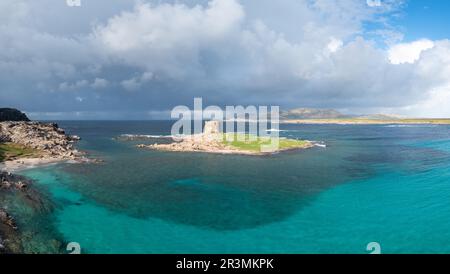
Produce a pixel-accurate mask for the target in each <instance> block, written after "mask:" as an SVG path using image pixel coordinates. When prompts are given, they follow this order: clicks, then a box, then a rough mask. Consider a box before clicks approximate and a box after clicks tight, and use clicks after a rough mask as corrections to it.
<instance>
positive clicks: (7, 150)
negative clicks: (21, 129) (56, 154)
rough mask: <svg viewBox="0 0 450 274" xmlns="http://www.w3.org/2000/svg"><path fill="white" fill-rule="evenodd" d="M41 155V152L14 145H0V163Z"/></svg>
mask: <svg viewBox="0 0 450 274" xmlns="http://www.w3.org/2000/svg"><path fill="white" fill-rule="evenodd" d="M39 155H40V152H39V151H38V150H36V149H32V148H28V147H26V146H23V145H19V144H14V143H0V162H3V161H8V160H15V159H18V158H30V157H37V156H39Z"/></svg>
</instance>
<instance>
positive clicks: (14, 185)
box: [0, 172, 63, 254]
mask: <svg viewBox="0 0 450 274" xmlns="http://www.w3.org/2000/svg"><path fill="white" fill-rule="evenodd" d="M31 186H32V182H31V181H30V180H28V179H27V178H25V177H23V176H19V175H13V174H11V173H7V172H0V254H5V253H6V254H20V253H62V252H63V249H62V241H61V240H59V239H55V238H54V237H53V236H52V235H47V232H45V230H47V229H48V228H49V227H51V226H52V225H51V224H50V223H48V221H49V220H48V217H45V216H50V214H51V212H52V211H53V210H54V207H53V205H52V203H51V202H50V201H49V200H48V199H47V198H46V196H43V195H42V194H41V193H40V192H38V191H37V190H36V189H35V188H34V187H31ZM19 209H20V210H19ZM13 212H15V214H18V215H17V216H13V214H12V213H13ZM36 221H38V222H39V223H41V222H42V224H40V225H29V224H30V223H34V222H36ZM49 243H51V244H49Z"/></svg>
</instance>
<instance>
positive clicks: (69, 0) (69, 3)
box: [66, 0, 81, 7]
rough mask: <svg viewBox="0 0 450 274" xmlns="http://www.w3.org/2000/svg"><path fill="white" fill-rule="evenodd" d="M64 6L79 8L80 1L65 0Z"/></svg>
mask: <svg viewBox="0 0 450 274" xmlns="http://www.w3.org/2000/svg"><path fill="white" fill-rule="evenodd" d="M66 4H67V6H69V7H80V6H81V0H66Z"/></svg>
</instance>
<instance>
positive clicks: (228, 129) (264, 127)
mask: <svg viewBox="0 0 450 274" xmlns="http://www.w3.org/2000/svg"><path fill="white" fill-rule="evenodd" d="M279 117H280V108H279V107H278V106H270V108H269V107H268V106H258V107H257V106H253V105H249V106H246V107H244V106H226V107H225V109H222V108H220V107H218V106H207V107H206V108H204V107H203V99H202V98H194V109H193V110H191V109H190V108H189V107H187V106H184V105H181V106H176V107H175V108H173V109H172V112H171V118H172V119H178V121H176V122H175V123H174V124H173V126H172V130H171V134H172V137H173V138H175V139H181V136H182V138H189V137H195V136H196V135H199V134H202V133H203V122H204V121H217V122H218V127H219V131H220V132H223V133H225V134H223V135H220V134H216V137H217V138H225V139H226V141H228V142H233V141H240V142H245V141H248V142H256V141H258V140H265V141H266V142H261V146H260V150H261V152H273V151H276V150H278V148H279V122H280V120H279Z"/></svg>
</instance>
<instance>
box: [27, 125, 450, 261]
mask: <svg viewBox="0 0 450 274" xmlns="http://www.w3.org/2000/svg"><path fill="white" fill-rule="evenodd" d="M58 123H59V125H60V127H62V128H64V129H66V130H67V132H68V133H71V134H76V135H79V136H81V137H82V138H83V140H82V141H81V142H80V143H79V144H78V147H79V149H81V150H84V151H87V152H88V153H89V155H90V156H91V157H94V158H99V159H103V160H104V163H100V164H92V163H90V164H60V165H54V166H49V167H41V168H37V169H33V170H27V171H23V172H22V173H23V174H25V175H27V176H29V177H31V178H33V179H34V180H35V181H36V183H35V185H36V187H38V188H40V189H41V190H42V191H43V192H44V193H47V194H48V196H49V197H50V198H51V200H52V202H53V203H55V205H56V206H55V210H54V211H53V213H52V216H50V218H48V219H49V220H51V222H53V223H52V226H53V227H54V228H53V230H54V231H53V232H52V233H57V234H58V235H60V237H62V238H63V239H64V240H65V241H67V242H78V243H79V244H80V245H81V247H82V252H85V253H361V254H364V253H368V251H366V246H367V244H368V243H370V242H378V243H379V244H380V245H381V251H382V253H450V127H449V126H435V125H408V126H406V125H405V126H395V125H391V126H389V125H370V126H365V125H281V127H280V128H281V129H282V131H281V132H280V134H281V136H284V137H289V138H301V139H307V140H315V141H322V142H325V143H326V145H327V147H326V148H321V147H316V148H313V149H308V150H302V151H292V152H287V153H281V154H277V155H272V156H264V157H255V156H235V155H214V154H204V153H174V152H161V151H152V150H145V149H138V148H136V147H135V145H136V144H137V143H143V142H145V143H152V142H161V141H162V140H161V139H157V138H155V139H147V140H145V141H141V142H131V141H123V140H117V139H116V137H118V136H120V135H121V134H146V135H169V134H170V127H171V124H172V123H171V122H169V121H146V122H130V121H127V122H125V121H124V122H112V121H111V122H108V121H101V122H94V121H83V122H79V121H77V122H69V121H64V122H58ZM27 225H30V226H32V225H33V224H27ZM34 225H35V224H34ZM41 229H45V228H41ZM44 244H45V243H44Z"/></svg>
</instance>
